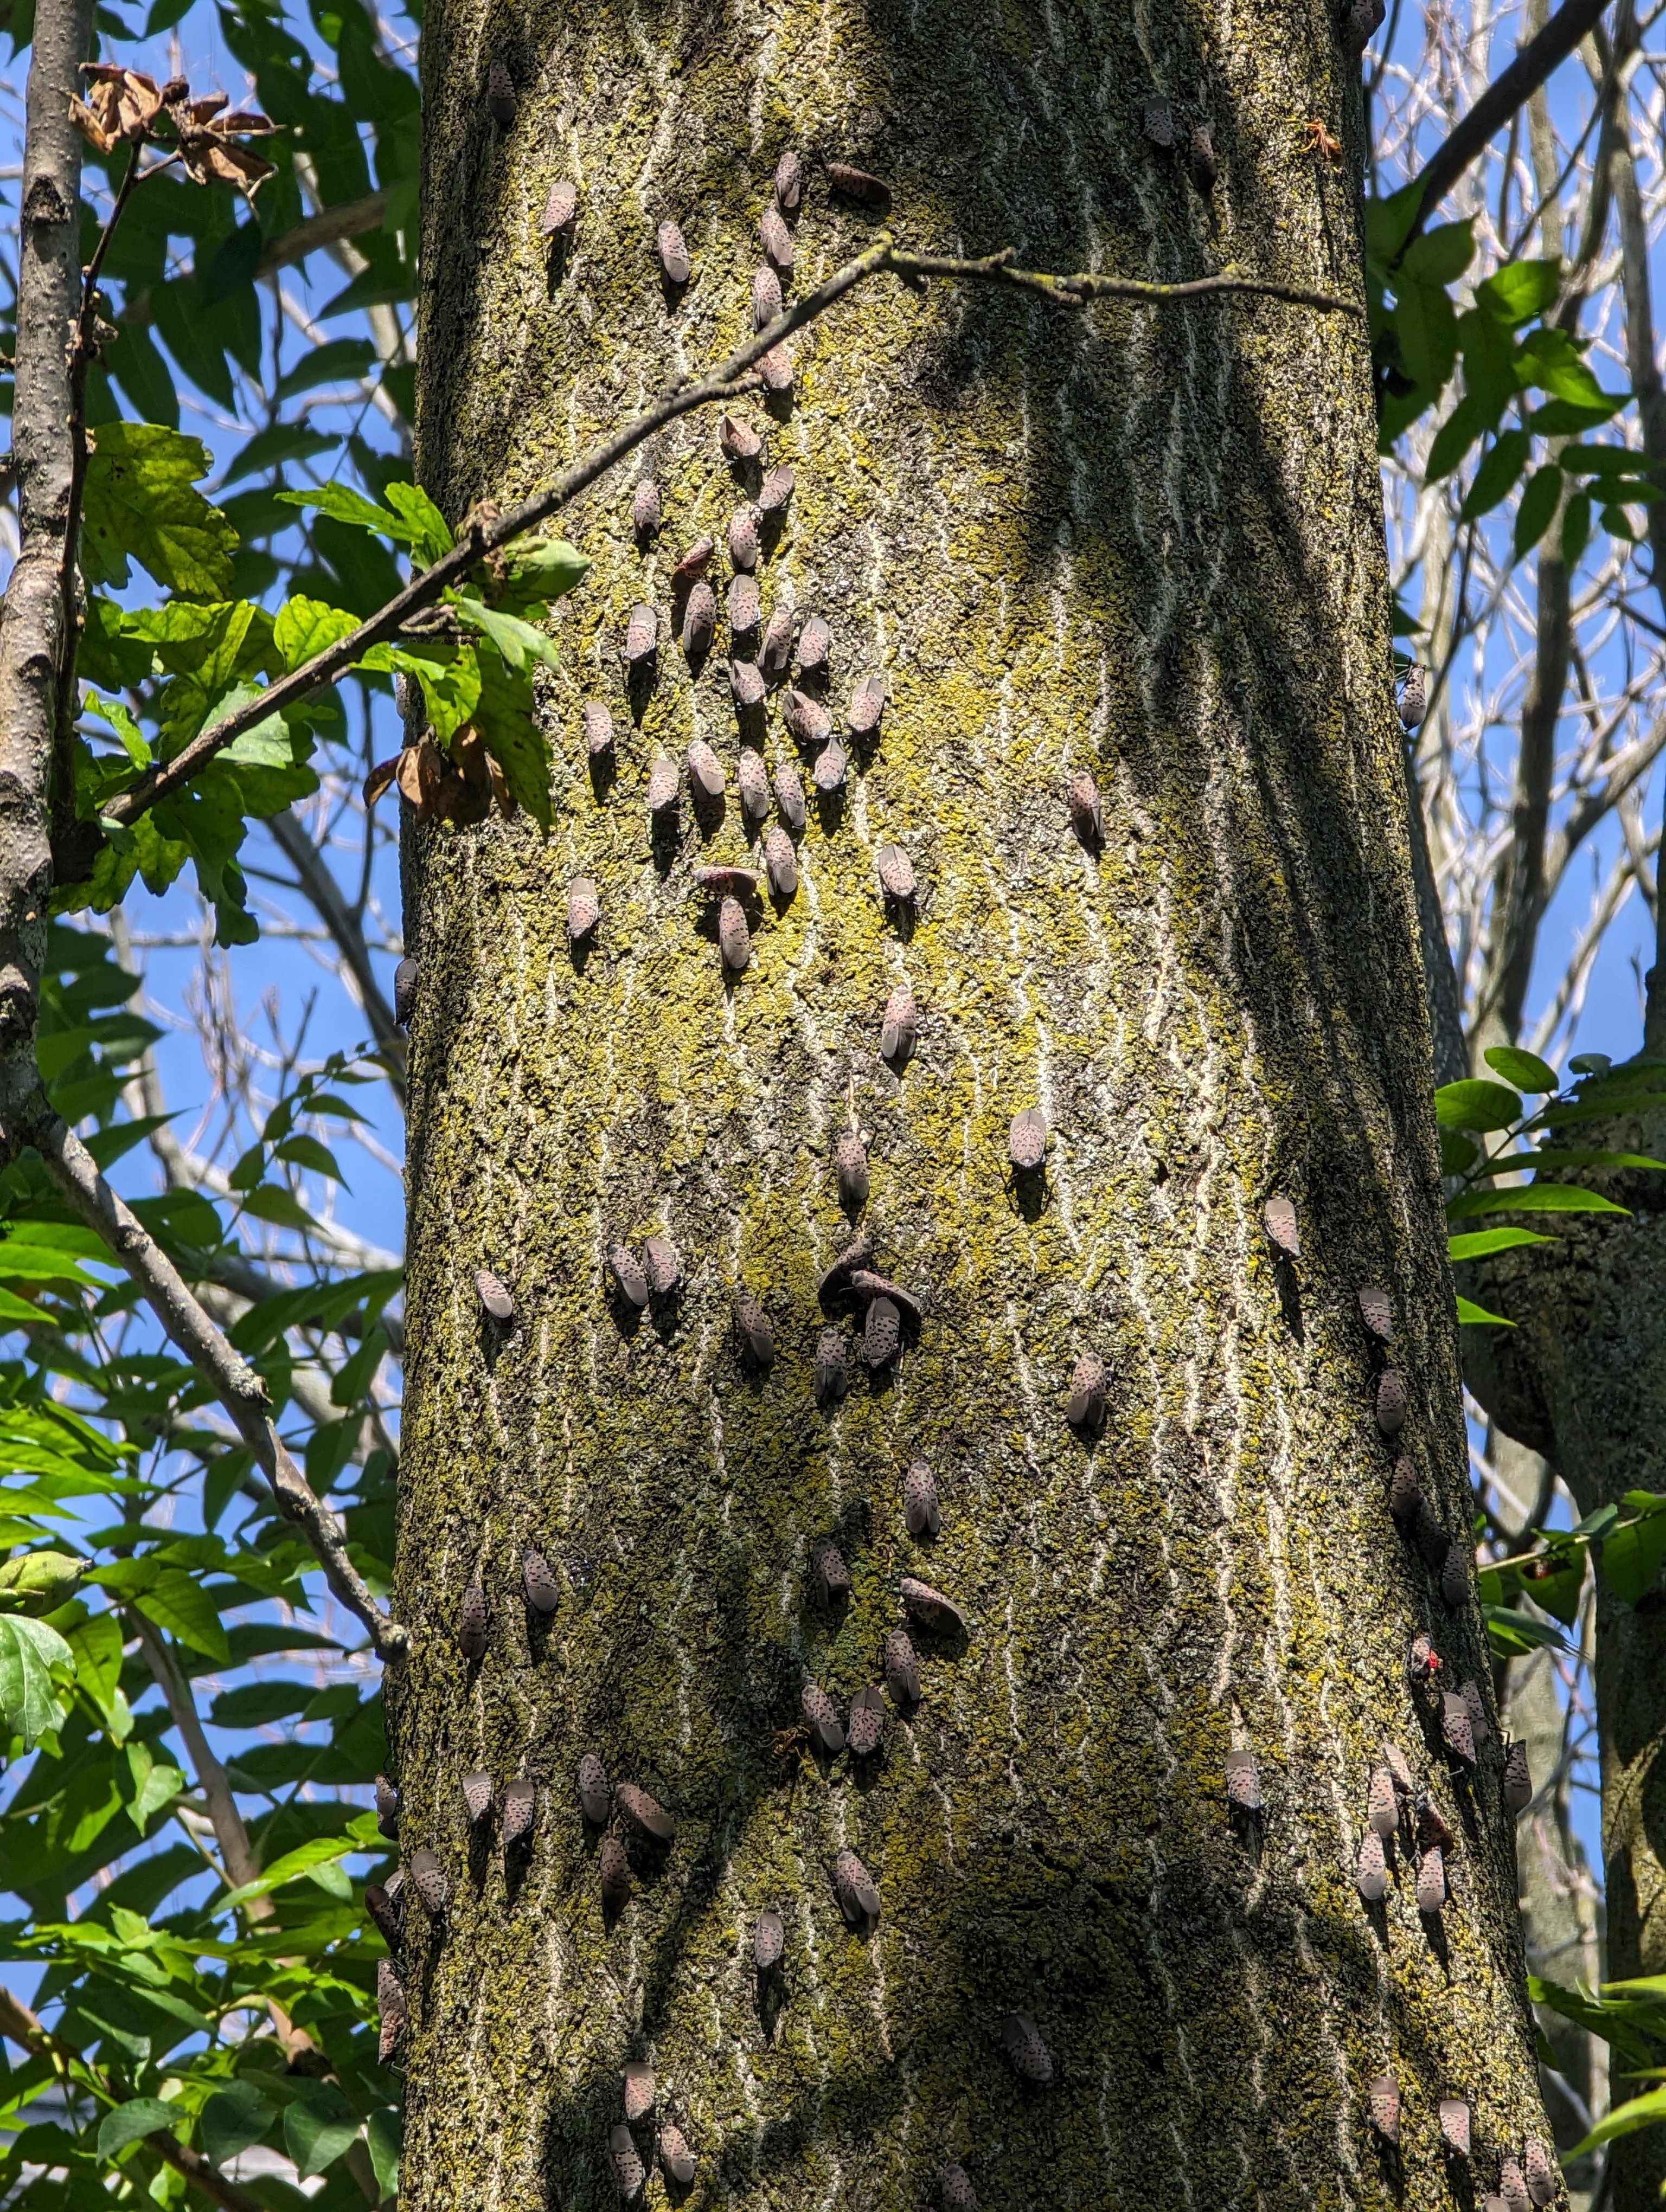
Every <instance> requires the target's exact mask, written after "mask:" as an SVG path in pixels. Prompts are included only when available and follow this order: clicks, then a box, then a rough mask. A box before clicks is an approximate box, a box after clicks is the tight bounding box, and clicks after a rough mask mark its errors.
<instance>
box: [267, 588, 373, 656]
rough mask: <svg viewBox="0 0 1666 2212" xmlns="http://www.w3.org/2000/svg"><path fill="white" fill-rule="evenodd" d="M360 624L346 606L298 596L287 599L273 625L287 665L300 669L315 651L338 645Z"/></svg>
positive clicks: (274, 640)
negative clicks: (334, 605) (335, 605)
mask: <svg viewBox="0 0 1666 2212" xmlns="http://www.w3.org/2000/svg"><path fill="white" fill-rule="evenodd" d="M358 626H359V618H358V617H357V616H356V615H354V614H350V613H349V612H348V611H347V609H346V608H345V607H332V606H328V605H325V602H324V601H323V600H322V599H307V598H305V597H304V596H300V595H298V596H297V597H296V598H295V599H286V600H285V601H284V603H283V606H282V607H281V608H280V609H279V610H278V615H277V621H276V622H275V623H273V624H272V642H273V644H274V645H276V646H277V649H278V651H279V652H280V653H282V654H283V665H284V666H285V667H286V668H290V669H295V668H299V667H301V665H302V664H303V663H304V662H306V661H308V660H310V659H312V658H313V654H314V653H322V652H323V651H324V650H325V647H327V646H331V645H335V644H337V642H338V641H340V640H341V639H342V638H344V637H346V636H348V635H350V633H351V632H352V631H354V630H356V629H357V628H358Z"/></svg>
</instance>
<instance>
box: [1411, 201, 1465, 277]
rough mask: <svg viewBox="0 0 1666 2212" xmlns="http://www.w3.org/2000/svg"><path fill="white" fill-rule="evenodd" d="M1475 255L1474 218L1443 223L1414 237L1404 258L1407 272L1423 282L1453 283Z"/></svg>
mask: <svg viewBox="0 0 1666 2212" xmlns="http://www.w3.org/2000/svg"><path fill="white" fill-rule="evenodd" d="M1474 258H1475V234H1474V217H1473V216H1471V217H1469V218H1468V219H1467V220H1466V221H1464V222H1443V223H1438V224H1437V225H1436V227H1435V228H1434V229H1432V230H1426V231H1424V232H1422V233H1421V234H1420V235H1419V236H1418V237H1416V238H1414V240H1412V242H1411V244H1410V245H1409V246H1408V247H1407V248H1406V251H1405V252H1404V253H1403V254H1402V256H1401V257H1400V267H1401V270H1402V274H1403V275H1406V276H1415V277H1416V278H1417V280H1418V282H1419V283H1422V284H1453V283H1456V281H1457V279H1458V278H1459V277H1460V276H1462V274H1463V272H1464V270H1466V269H1467V268H1468V266H1469V264H1470V263H1471V262H1472V261H1473V260H1474Z"/></svg>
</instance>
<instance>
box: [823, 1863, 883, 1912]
mask: <svg viewBox="0 0 1666 2212" xmlns="http://www.w3.org/2000/svg"><path fill="white" fill-rule="evenodd" d="M833 1887H834V1888H835V1889H836V1891H837V1892H838V1897H839V1910H840V1911H842V1913H843V1915H844V1917H845V1924H846V1926H847V1927H850V1928H861V1927H863V1926H865V1925H866V1924H869V1923H872V1922H873V1921H875V1920H877V1919H878V1918H879V1890H878V1889H877V1888H876V1887H875V1886H874V1881H873V1875H871V1874H870V1873H869V1872H868V1870H867V1869H866V1867H865V1866H864V1865H863V1864H862V1863H861V1861H860V1859H859V1858H858V1857H857V1856H856V1854H855V1852H854V1851H852V1850H843V1851H841V1852H840V1853H839V1856H838V1857H837V1858H836V1859H835V1860H834V1862H833Z"/></svg>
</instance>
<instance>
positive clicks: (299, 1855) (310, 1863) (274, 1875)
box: [214, 1808, 362, 1912]
mask: <svg viewBox="0 0 1666 2212" xmlns="http://www.w3.org/2000/svg"><path fill="white" fill-rule="evenodd" d="M335 1809H337V1810H339V1808H335ZM361 1849H362V1845H361V1844H358V1843H357V1842H356V1840H355V1839H354V1838H353V1837H351V1836H315V1837H314V1838H313V1841H312V1842H311V1843H310V1844H301V1845H300V1846H299V1847H298V1848H297V1849H296V1850H293V1851H286V1852H285V1853H284V1855H283V1857H282V1858H281V1859H274V1860H273V1862H272V1863H271V1866H269V1867H267V1868H265V1869H264V1871H263V1872H262V1873H261V1874H260V1875H259V1876H258V1879H257V1880H255V1881H247V1882H245V1883H244V1885H243V1887H242V1888H241V1889H234V1890H232V1891H231V1892H230V1893H229V1894H228V1895H227V1896H225V1897H222V1899H220V1900H219V1902H218V1904H217V1905H216V1906H215V1908H214V1910H215V1911H216V1912H226V1911H230V1910H231V1909H232V1907H233V1906H234V1905H246V1904H247V1903H248V1901H249V1899H251V1898H252V1897H264V1896H266V1895H267V1894H268V1893H269V1892H271V1891H272V1890H274V1889H282V1888H283V1885H284V1883H285V1882H289V1881H298V1880H299V1879H300V1877H301V1875H304V1874H310V1873H311V1872H312V1871H313V1869H314V1868H315V1867H321V1866H330V1865H333V1864H334V1863H335V1862H336V1860H337V1859H344V1858H346V1857H348V1855H349V1853H350V1852H352V1851H356V1850H361Z"/></svg>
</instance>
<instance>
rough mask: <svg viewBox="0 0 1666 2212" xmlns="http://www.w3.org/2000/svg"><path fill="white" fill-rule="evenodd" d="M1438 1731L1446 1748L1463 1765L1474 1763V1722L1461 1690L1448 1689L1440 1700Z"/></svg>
mask: <svg viewBox="0 0 1666 2212" xmlns="http://www.w3.org/2000/svg"><path fill="white" fill-rule="evenodd" d="M1440 1732H1441V1734H1442V1735H1444V1737H1445V1739H1446V1748H1447V1749H1448V1751H1450V1753H1451V1754H1452V1756H1453V1757H1454V1758H1455V1759H1461V1760H1462V1763H1463V1764H1464V1765H1465V1766H1473V1765H1474V1763H1475V1724H1474V1719H1473V1718H1472V1717H1471V1715H1470V1711H1469V1706H1468V1700H1467V1699H1465V1697H1464V1695H1463V1693H1462V1691H1461V1690H1448V1691H1447V1692H1446V1694H1445V1696H1444V1698H1443V1699H1442V1700H1441V1709H1440Z"/></svg>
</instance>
